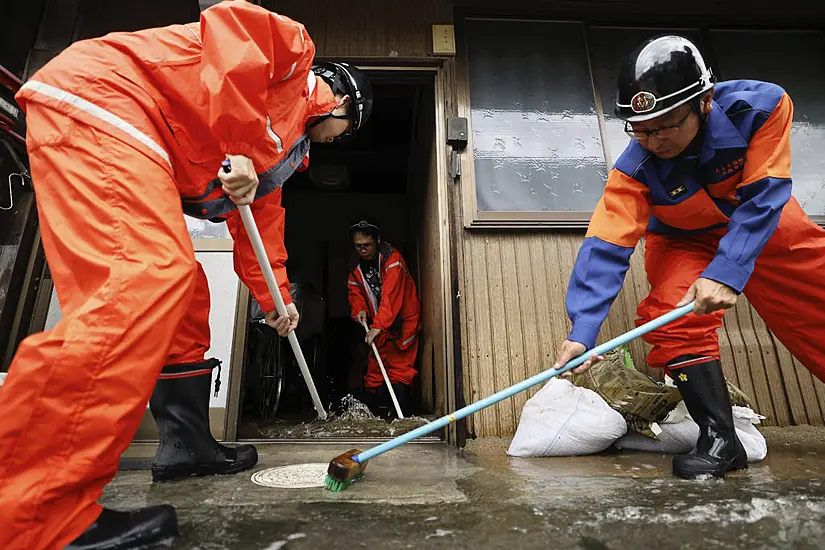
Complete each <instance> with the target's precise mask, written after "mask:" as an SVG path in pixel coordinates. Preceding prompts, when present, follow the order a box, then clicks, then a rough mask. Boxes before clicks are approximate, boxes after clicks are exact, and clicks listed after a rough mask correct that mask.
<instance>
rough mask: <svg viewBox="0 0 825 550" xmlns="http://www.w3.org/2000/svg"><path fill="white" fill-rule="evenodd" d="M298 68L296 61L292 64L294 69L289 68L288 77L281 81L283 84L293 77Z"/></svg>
mask: <svg viewBox="0 0 825 550" xmlns="http://www.w3.org/2000/svg"><path fill="white" fill-rule="evenodd" d="M297 66H298V62H297V61H295V62H294V63H293V64H292V67H290V68H289V72H288V73H287V74H286V76H285V77H283V78H282V79H281V82H283V81H284V80H287V79H288V78H289V77H290V76H292V74H293V73H294V72H295V67H297Z"/></svg>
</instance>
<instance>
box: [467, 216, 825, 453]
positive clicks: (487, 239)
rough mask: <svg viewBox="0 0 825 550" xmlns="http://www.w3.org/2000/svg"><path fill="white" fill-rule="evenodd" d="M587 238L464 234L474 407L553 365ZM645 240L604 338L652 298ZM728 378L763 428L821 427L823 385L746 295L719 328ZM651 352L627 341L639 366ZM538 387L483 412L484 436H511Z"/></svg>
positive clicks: (479, 430) (627, 324) (478, 423)
mask: <svg viewBox="0 0 825 550" xmlns="http://www.w3.org/2000/svg"><path fill="white" fill-rule="evenodd" d="M581 241H582V236H581V235H574V234H559V233H551V232H542V233H503V232H498V233H490V232H466V233H465V236H464V243H463V251H464V264H465V270H466V274H465V277H464V291H463V293H462V295H463V296H464V299H463V300H462V302H463V306H464V307H463V311H462V320H463V323H464V325H465V327H464V330H463V331H462V337H463V342H464V344H465V364H464V373H465V377H464V380H465V396H466V399H467V401H468V402H470V401H475V400H478V399H480V398H483V397H485V396H487V395H490V394H492V393H494V392H496V391H498V390H500V389H502V388H505V387H507V386H509V385H512V384H515V383H517V382H520V381H521V380H524V379H525V378H527V377H529V376H532V375H534V374H536V373H538V372H540V371H541V370H543V369H545V368H548V367H549V366H550V365H552V362H553V359H554V358H555V346H556V345H557V344H558V343H560V342H561V341H563V340H564V338H565V337H566V336H567V334H568V332H569V329H570V324H569V321H568V319H567V314H566V311H565V305H564V296H565V291H566V288H567V282H568V280H569V277H570V273H571V271H572V269H573V262H574V261H575V257H576V253H577V251H578V247H579V245H580V244H581ZM643 246H644V245H643V243H642V244H640V245H639V247H638V249H637V251H636V253H634V255H633V258H632V261H631V269H630V270H629V271H628V274H627V278H626V281H625V286H624V289H623V290H622V292H621V293H620V294H619V296H618V298H617V299H616V301H615V303H614V304H613V307H612V308H611V310H610V315H609V317H608V319H607V321H606V323H605V325H604V327H603V328H602V335H603V336H602V338H601V339H600V342H601V341H604V339H606V338H611V337H614V336H616V335H618V334H621V333H622V332H625V331H627V330H630V329H631V328H633V321H634V319H635V316H636V313H635V311H636V305H637V304H638V303H639V302H640V301H641V300H642V299H643V298H644V297H645V296H646V294H647V291H648V289H649V286H648V284H647V280H646V277H645V272H644V266H643V257H644V249H643ZM719 341H720V347H721V353H722V362H723V366H724V370H725V375H726V376H727V377H728V379H729V380H730V381H731V382H733V383H734V384H736V385H737V386H738V387H739V388H741V389H742V390H743V391H744V392H745V393H746V394H747V395H748V396H749V397H750V398H751V399H752V402H753V405H754V408H755V410H756V411H757V412H759V413H760V414H762V415H763V416H765V417H766V420H765V421H764V423H765V424H766V425H779V426H786V425H789V424H817V425H821V424H822V423H823V412H825V385H823V384H822V383H821V382H819V381H818V380H817V379H816V378H814V377H812V376H811V374H810V373H809V372H808V371H807V370H806V369H805V368H804V367H802V366H801V365H800V364H799V362H798V361H796V360H795V359H794V358H793V357H792V356H791V355H790V353H789V352H788V351H787V349H786V348H785V347H784V346H782V344H781V343H779V341H778V340H777V339H776V338H775V337H774V336H773V335H772V334H771V333H770V331H768V330H767V327H766V326H765V323H764V321H763V320H762V319H761V318H760V317H759V315H758V314H757V313H756V311H754V310H753V308H752V307H750V305H749V304H748V303H747V300H746V299H745V298H744V296H743V297H742V298H741V299H740V302H739V304H738V305H737V306H736V308H735V309H733V310H732V311H730V312H728V313H727V314H726V315H725V322H724V327H723V329H722V330H721V331H720V332H719ZM647 349H648V346H647V345H646V344H644V343H643V342H642V341H641V340H636V341H635V342H633V343H632V344H631V345H630V351H631V353H632V355H633V359H634V361H635V362H636V365H637V367H638V368H639V369H640V370H642V371H643V372H646V373H648V374H650V375H651V376H654V377H656V378H659V379H661V377H662V373H661V372H660V371H654V370H650V369H648V368H647V367H646V364H645V361H644V358H645V353H646V351H647ZM540 387H541V386H537V387H535V388H532V389H531V390H528V392H526V393H525V394H520V395H518V396H515V397H514V398H513V399H510V400H506V401H503V402H501V403H499V404H497V405H495V406H494V407H491V408H488V409H486V410H484V411H482V412H480V413H479V414H478V415H476V418H475V421H474V423H473V429H472V431H473V432H474V434H475V435H476V436H478V437H484V436H496V437H503V436H508V435H512V434H513V433H514V432H515V428H516V426H517V425H518V421H519V418H520V415H521V409H522V407H523V406H524V403H525V402H526V400H527V399H528V398H529V397H530V396H532V395H533V394H535V393H536V391H538V389H539V388H540Z"/></svg>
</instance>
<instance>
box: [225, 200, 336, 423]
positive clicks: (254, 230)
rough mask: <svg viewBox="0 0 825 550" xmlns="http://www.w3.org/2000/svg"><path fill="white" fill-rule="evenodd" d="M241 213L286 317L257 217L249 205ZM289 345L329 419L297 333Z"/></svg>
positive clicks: (322, 415)
mask: <svg viewBox="0 0 825 550" xmlns="http://www.w3.org/2000/svg"><path fill="white" fill-rule="evenodd" d="M238 210H239V211H240V213H241V219H242V220H243V224H244V227H245V228H246V233H247V235H249V241H250V242H251V243H252V249H253V250H254V251H255V257H256V258H257V259H258V265H260V266H261V271H262V272H263V274H264V279H265V280H266V286H267V288H269V293H270V294H271V295H272V299H273V300H275V309H277V310H278V315H280V316H281V317H286V315H287V313H286V304H284V299H283V297H281V290H280V289H279V288H278V282H277V281H276V280H275V273H273V272H272V266H271V265H270V263H269V257H268V256H267V255H266V249H265V248H264V243H263V240H261V234H260V233H259V232H258V225H257V224H256V223H255V217H254V216H253V215H252V209H251V208H249V205H243V206H238ZM287 338H288V340H289V344H290V345H291V346H292V353H294V354H295V358H296V359H298V366H299V367H301V374H303V375H304V382H306V385H307V389H308V390H309V395H310V396H312V403H313V404H314V405H315V410H316V412H317V413H318V418H320V419H321V420H326V419H327V413H326V411H325V410H324V405H323V404H322V403H321V398H320V397H318V391H317V390H316V389H315V382H314V381H313V380H312V375H311V374H310V373H309V367H307V361H306V359H305V358H304V353H303V352H302V351H301V345H300V344H299V343H298V337H297V336H296V335H295V331H294V330H293V331H290V333H289V336H288V337H287Z"/></svg>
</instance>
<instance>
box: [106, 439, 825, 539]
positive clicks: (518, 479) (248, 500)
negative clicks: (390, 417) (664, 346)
mask: <svg viewBox="0 0 825 550" xmlns="http://www.w3.org/2000/svg"><path fill="white" fill-rule="evenodd" d="M763 433H765V434H766V437H767V438H768V458H767V459H766V460H765V461H763V462H761V463H758V464H752V465H751V468H750V469H749V470H748V471H746V472H741V473H736V474H733V475H730V476H729V477H728V478H727V479H726V480H724V481H718V480H712V481H684V480H678V479H675V478H673V477H672V476H671V475H670V457H669V456H665V455H659V454H649V453H629V452H624V453H619V452H616V453H614V454H606V455H602V456H588V457H571V458H537V459H521V458H519V459H516V458H510V457H507V456H506V454H505V451H506V448H507V445H508V444H509V440H478V441H472V442H470V444H469V445H468V447H467V449H465V450H462V451H458V450H455V449H450V448H447V447H445V446H443V445H441V444H408V445H406V446H404V447H402V448H400V449H396V450H394V451H390V452H389V453H387V454H384V455H382V456H380V457H377V458H375V459H373V460H372V461H371V462H370V464H369V467H368V469H367V476H366V478H365V479H364V481H362V482H359V483H356V484H355V485H353V486H352V487H350V488H349V489H348V490H346V491H344V492H342V493H331V492H329V491H327V490H325V489H323V488H310V489H292V490H288V489H271V488H264V487H259V486H257V485H255V484H253V483H252V482H251V481H250V476H251V474H252V473H253V472H254V471H257V470H261V469H265V468H270V467H273V466H280V465H287V464H298V463H318V462H328V461H329V460H330V459H331V458H333V457H334V456H336V455H337V454H340V453H341V452H344V451H346V450H348V449H349V448H351V447H350V446H342V445H337V444H334V445H330V444H291V445H284V444H271V445H267V446H260V447H259V451H260V454H261V460H260V463H259V464H258V466H257V467H256V468H255V469H254V470H253V471H252V472H245V473H242V474H238V475H235V476H227V477H214V478H208V479H206V478H201V479H191V480H186V481H181V482H177V483H169V484H154V485H153V484H151V483H150V475H149V472H148V471H123V472H120V474H119V475H118V477H117V478H116V479H115V481H114V482H113V483H112V484H110V486H109V487H108V488H107V490H106V492H105V495H104V499H103V503H104V504H106V505H109V506H112V507H115V508H118V509H127V508H131V507H136V506H143V505H147V504H157V503H164V502H168V503H171V504H174V505H175V506H176V507H177V509H178V518H179V522H180V524H181V536H180V537H179V538H178V540H177V541H176V543H175V545H174V546H173V548H179V549H191V550H195V549H198V550H219V549H220V550H223V549H232V550H235V549H244V550H246V549H249V550H278V549H285V550H290V549H312V550H319V549H322V550H328V549H334V548H346V549H349V550H351V549H353V548H371V549H379V548H380V549H383V548H422V547H423V548H472V549H474V550H477V549H482V548H510V549H521V548H525V549H530V548H554V549H567V548H571V549H572V548H575V549H584V550H605V549H611V550H617V549H631V548H632V549H636V548H645V549H651V550H652V549H667V548H684V549H700V548H701V549H715V548H725V549H739V548H742V549H747V550H758V549H768V548H770V549H775V548H794V549H809V548H810V549H815V548H816V549H819V548H824V547H825V521H823V516H824V515H825V461H823V457H825V429H823V428H808V427H798V428H791V429H788V428H785V429H782V430H779V429H771V428H763ZM362 448H366V447H362Z"/></svg>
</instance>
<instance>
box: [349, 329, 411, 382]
mask: <svg viewBox="0 0 825 550" xmlns="http://www.w3.org/2000/svg"><path fill="white" fill-rule="evenodd" d="M379 336H380V335H379ZM375 347H377V348H378V353H380V354H381V361H382V362H383V363H384V368H385V369H386V370H387V376H388V377H389V379H390V382H391V383H393V384H395V383H396V382H401V383H402V384H406V385H408V386H409V385H411V384H412V383H413V379H414V378H415V375H416V374H418V371H416V370H415V358H416V356H417V355H418V342H414V343H413V344H412V345H411V346H409V347H408V348H407V349H401V348H400V347H398V341H397V340H390V339H385V340H384V341H383V342H382V343H381V344H380V345H379V343H378V338H376V344H375ZM362 364H363V363H362ZM383 385H384V376H383V375H382V374H381V368H380V367H379V366H378V360H377V359H376V358H375V352H374V351H372V349H370V355H369V360H368V361H367V374H366V376H364V386H366V387H367V388H369V389H375V388H378V387H380V386H383Z"/></svg>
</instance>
